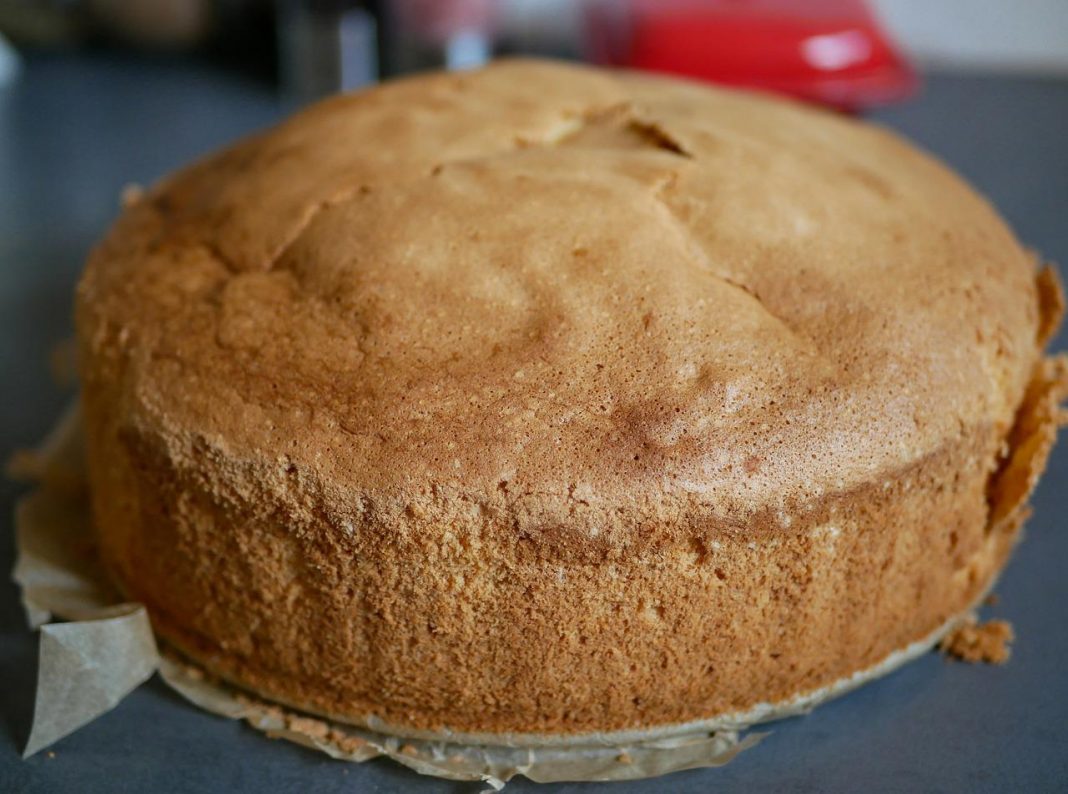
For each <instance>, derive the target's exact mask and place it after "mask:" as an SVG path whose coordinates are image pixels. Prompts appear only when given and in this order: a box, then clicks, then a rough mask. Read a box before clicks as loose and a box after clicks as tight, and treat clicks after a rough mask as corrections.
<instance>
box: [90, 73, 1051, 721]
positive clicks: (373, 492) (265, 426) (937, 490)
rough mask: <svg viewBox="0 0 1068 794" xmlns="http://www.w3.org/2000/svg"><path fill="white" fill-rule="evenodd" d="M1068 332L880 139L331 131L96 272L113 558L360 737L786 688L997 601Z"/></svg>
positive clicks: (807, 118) (313, 126)
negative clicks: (374, 728) (383, 723)
mask: <svg viewBox="0 0 1068 794" xmlns="http://www.w3.org/2000/svg"><path fill="white" fill-rule="evenodd" d="M1059 300H1060V298H1059V292H1058V288H1057V286H1056V283H1055V279H1054V278H1053V276H1052V274H1051V273H1048V272H1046V273H1044V274H1043V275H1041V276H1038V274H1036V272H1035V267H1034V263H1033V259H1032V257H1031V256H1030V255H1029V254H1028V253H1027V252H1025V251H1024V250H1023V249H1022V248H1021V247H1020V245H1019V244H1018V243H1017V242H1016V240H1015V239H1014V237H1013V235H1012V233H1011V232H1010V231H1009V230H1008V229H1007V228H1006V226H1005V224H1004V223H1003V222H1002V221H1001V220H1000V219H999V218H998V216H997V215H996V213H995V212H994V211H993V210H992V209H991V208H990V207H989V206H988V205H987V204H986V203H985V202H984V201H983V200H982V199H980V198H979V197H978V196H976V195H975V194H974V193H973V192H972V191H971V190H970V189H968V187H967V186H966V185H964V184H963V183H962V182H961V181H960V180H959V179H958V178H957V177H955V176H954V175H952V174H951V173H950V172H948V171H947V170H946V169H945V168H943V167H942V166H940V165H939V164H937V163H935V162H934V161H932V160H931V159H930V158H929V157H927V156H925V155H923V154H921V153H919V152H917V151H916V150H915V149H913V148H911V147H910V146H908V145H906V144H905V143H903V142H902V141H901V140H899V139H898V138H896V137H895V136H893V135H892V134H890V133H888V132H886V131H884V130H881V129H879V128H877V127H874V126H871V125H866V124H863V123H859V122H856V121H853V120H849V119H846V118H842V117H839V116H834V115H830V114H827V113H823V112H820V111H816V110H812V109H809V108H805V107H802V106H799V105H796V104H792V103H788V102H784V101H777V100H772V99H767V98H763V97H759V96H754V95H749V94H744V93H738V92H731V91H725V90H715V89H711V88H707V87H703V86H697V85H693V84H687V83H683V82H677V81H669V80H664V79H657V78H652V77H640V76H634V75H619V74H616V75H612V74H609V73H605V72H600V71H597V70H593V69H588V68H582V67H575V66H564V65H558V64H550V63H539V62H525V61H518V62H504V63H501V64H498V65H495V66H493V67H491V68H488V69H486V70H482V71H479V72H474V73H467V74H463V75H455V74H449V75H431V76H425V77H420V78H416V79H411V80H407V81H402V82H397V83H393V84H390V85H388V86H385V87H382V88H378V89H375V90H373V91H369V92H366V93H362V94H357V95H352V96H342V97H338V98H335V99H332V100H329V101H327V102H324V103H321V104H319V105H316V106H315V107H313V108H311V109H310V110H308V111H305V112H303V113H301V114H299V115H297V116H295V117H294V118H292V119H290V120H289V121H287V122H285V123H284V124H282V125H280V126H279V127H277V128H275V129H273V130H270V131H268V132H266V133H262V134H260V135H257V136H254V137H252V138H250V139H248V140H246V141H243V142H241V143H239V144H237V145H236V146H234V147H232V148H231V149H229V150H227V151H225V152H223V153H221V154H219V155H217V156H214V157H212V158H209V159H207V160H205V161H202V162H201V163H198V164H196V165H194V166H192V167H191V168H189V169H186V170H185V171H182V172H180V173H179V174H177V175H175V176H173V177H171V178H170V179H168V180H166V181H165V182H163V183H162V184H161V185H159V186H157V187H156V188H154V189H153V190H151V191H150V192H149V193H148V194H147V195H146V196H144V197H143V198H141V199H140V200H138V201H136V202H134V203H133V205H132V206H131V207H129V208H128V209H127V210H126V212H125V213H124V214H123V216H122V217H121V218H120V219H119V221H118V222H117V223H116V225H115V227H114V228H113V229H112V231H111V233H110V234H109V235H108V237H107V238H106V239H105V240H104V242H103V243H102V244H101V245H100V246H99V247H98V249H97V250H96V252H95V253H94V255H93V257H92V258H91V261H90V263H89V265H88V268H87V270H86V273H85V275H84V277H83V279H82V282H81V284H80V286H79V291H78V300H77V322H78V332H79V338H80V341H81V346H82V368H83V381H84V386H85V390H84V403H85V409H86V418H87V432H88V438H89V454H90V462H91V464H92V465H91V470H92V480H93V488H94V503H95V511H96V518H97V523H98V525H99V532H100V540H101V547H102V552H103V555H104V557H105V560H106V561H107V562H108V564H109V565H110V566H111V568H112V570H113V571H114V572H115V574H116V576H117V577H118V579H119V580H120V581H121V582H122V583H123V585H124V586H125V587H126V588H127V589H128V590H129V591H130V593H131V594H132V595H133V596H135V597H137V598H139V599H141V600H144V601H145V602H146V603H147V604H148V606H149V609H150V612H151V614H152V618H153V622H154V624H155V625H156V627H157V628H158V629H159V630H160V631H161V632H162V633H163V635H164V636H167V637H169V638H171V639H172V640H173V641H175V642H177V643H178V644H179V645H181V646H182V647H184V648H186V649H187V650H188V651H189V652H190V653H192V654H193V655H194V656H197V657H198V658H200V659H201V660H202V661H204V662H205V663H206V664H208V666H209V667H212V668H213V669H215V670H217V671H219V672H221V673H223V674H226V675H229V676H231V677H232V678H234V679H236V680H237V681H239V682H244V683H246V684H247V685H250V686H254V687H255V688H258V689H261V690H264V691H267V692H269V693H270V692H273V693H274V694H276V695H277V696H278V697H280V698H282V699H284V700H287V701H288V702H295V703H298V704H306V705H307V706H309V707H314V708H315V709H317V710H321V711H329V712H331V713H334V714H340V715H348V716H350V717H352V718H354V719H359V718H362V717H363V716H365V715H368V714H374V715H377V716H379V717H382V718H384V719H387V720H388V721H389V722H391V723H392V724H395V725H398V726H401V727H402V728H403V727H405V726H407V727H414V728H428V727H429V728H433V727H441V726H447V727H450V728H454V729H457V730H472V731H474V730H477V731H519V732H524V731H539V732H554V731H560V732H575V731H584V730H610V729H617V728H622V727H630V726H636V725H657V724H665V723H671V722H682V721H686V720H690V719H695V718H699V717H706V716H712V715H715V714H717V713H722V712H724V711H729V710H737V709H738V708H741V707H743V706H746V705H751V704H752V703H756V702H760V701H764V700H769V699H772V698H774V697H777V696H783V697H787V696H789V695H790V694H792V693H796V692H798V691H802V690H805V689H811V688H816V687H818V686H822V685H825V684H827V683H829V682H831V681H833V680H835V678H836V677H841V676H843V675H848V674H849V673H850V672H853V671H855V670H857V669H860V668H861V667H863V666H866V665H867V666H870V664H873V663H875V662H877V661H879V659H881V658H883V657H884V656H886V654H887V653H889V652H891V651H892V650H894V649H896V648H899V647H902V646H903V645H905V644H908V643H909V642H911V641H913V640H915V639H916V638H918V637H920V636H923V635H924V634H926V633H928V632H930V631H931V630H933V629H934V628H935V627H936V626H937V625H939V623H940V622H942V621H944V620H946V619H948V618H949V617H951V616H952V615H954V614H956V613H957V612H959V611H960V610H962V609H964V608H965V607H967V606H968V605H970V603H971V600H973V599H974V598H975V597H976V596H977V595H978V594H979V593H980V592H981V591H982V590H983V588H984V587H985V585H986V584H987V583H988V582H989V580H990V578H991V577H992V576H993V575H994V574H995V573H996V571H997V570H998V569H999V568H1000V566H1001V564H1002V563H1003V562H1004V559H1005V556H1006V555H1007V553H1008V549H1009V547H1010V546H1011V540H1012V538H1013V536H1014V533H1015V529H1016V527H1017V526H1018V524H1019V521H1020V520H1021V515H1020V510H1021V504H1022V502H1023V500H1024V499H1025V498H1026V496H1027V493H1028V492H1029V490H1030V488H1031V487H1032V486H1033V484H1034V481H1035V479H1036V478H1037V476H1038V473H1039V472H1040V471H1041V468H1042V465H1043V463H1044V460H1045V455H1046V453H1047V452H1048V449H1049V445H1050V444H1051V443H1052V432H1053V431H1052V427H1053V424H1054V422H1055V418H1056V417H1055V412H1056V401H1057V399H1059V394H1060V389H1061V385H1060V384H1061V381H1062V380H1063V376H1062V373H1061V372H1060V370H1059V369H1057V368H1056V367H1055V366H1053V365H1050V364H1046V365H1040V356H1041V352H1040V347H1041V344H1042V343H1043V342H1044V341H1045V338H1046V337H1047V336H1048V335H1049V333H1050V331H1051V329H1052V328H1053V327H1054V326H1055V324H1056V319H1057V315H1058V313H1059V310H1060V309H1059V307H1060V303H1059ZM1029 384H1031V389H1030V392H1028V393H1029V395H1030V396H1029V397H1028V401H1027V403H1026V404H1025V402H1024V396H1025V392H1027V390H1028V385H1029ZM1021 406H1023V407H1022V408H1021ZM1034 406H1041V410H1040V409H1039V408H1037V407H1034ZM1028 421H1030V424H1028ZM1021 422H1023V424H1021ZM1014 425H1015V426H1016V428H1017V430H1016V432H1015V434H1014V435H1012V436H1010V431H1011V430H1012V428H1013V427H1014ZM1020 450H1023V451H1022V452H1020ZM1016 453H1019V454H1016ZM1017 458H1018V460H1017ZM991 505H993V508H994V510H993V512H991Z"/></svg>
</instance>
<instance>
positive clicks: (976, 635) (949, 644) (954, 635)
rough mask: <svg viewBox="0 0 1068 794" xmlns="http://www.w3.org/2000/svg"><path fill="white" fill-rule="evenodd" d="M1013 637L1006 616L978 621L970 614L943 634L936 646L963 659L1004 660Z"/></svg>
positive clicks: (992, 661) (1001, 662) (1006, 657)
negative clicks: (982, 621) (970, 616)
mask: <svg viewBox="0 0 1068 794" xmlns="http://www.w3.org/2000/svg"><path fill="white" fill-rule="evenodd" d="M1014 639H1015V634H1014V633H1013V630H1012V624H1011V623H1009V622H1008V621H1007V620H988V621H987V622H986V623H979V622H978V621H977V620H976V619H975V618H974V617H972V618H968V619H967V620H966V621H965V622H964V623H962V624H961V625H960V626H958V627H957V628H956V629H954V630H953V631H951V632H950V633H949V634H947V635H946V636H945V637H944V638H943V639H942V642H941V643H939V648H940V649H941V650H942V651H943V653H946V654H949V655H950V656H953V657H955V658H957V659H960V660H961V661H964V662H969V663H976V662H990V663H992V664H1005V662H1007V661H1008V660H1009V655H1010V653H1011V650H1010V648H1009V645H1010V643H1011V642H1012V641H1013V640H1014Z"/></svg>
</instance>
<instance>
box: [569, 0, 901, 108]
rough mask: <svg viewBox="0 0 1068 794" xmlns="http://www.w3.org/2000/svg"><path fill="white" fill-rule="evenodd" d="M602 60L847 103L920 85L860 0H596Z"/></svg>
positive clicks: (593, 22)
mask: <svg viewBox="0 0 1068 794" xmlns="http://www.w3.org/2000/svg"><path fill="white" fill-rule="evenodd" d="M587 37H588V43H589V48H590V55H591V57H592V59H593V60H594V61H597V62H600V63H605V64H610V65H615V66H625V67H628V68H633V69H647V70H649V71H655V72H668V73H672V74H679V75H685V76H689V77H695V78H699V79H703V80H709V81H712V82H717V83H726V84H729V85H738V86H746V87H750V88H758V89H764V90H768V91H774V92H777V93H781V94H787V95H790V96H795V97H800V98H802V99H806V100H809V101H812V102H818V103H821V104H825V105H830V106H833V107H837V108H840V109H843V110H858V109H862V108H868V107H873V106H878V105H883V104H887V103H889V102H894V101H897V100H900V99H903V98H905V97H907V96H909V95H910V94H911V93H913V91H914V90H915V89H916V86H917V78H916V75H915V73H914V71H913V70H912V68H911V67H910V66H909V65H908V64H907V63H906V62H905V60H904V58H902V56H901V55H900V54H899V53H898V51H897V50H896V48H895V47H894V45H893V44H892V42H891V41H890V40H889V39H888V38H887V36H886V34H885V33H884V32H883V31H882V29H881V28H880V26H879V25H878V23H877V21H876V20H875V18H874V16H873V15H872V13H871V12H870V11H869V9H868V7H867V6H866V5H865V3H863V2H861V0H810V1H809V2H805V3H800V2H795V1H794V0H595V1H593V2H589V3H588V5H587Z"/></svg>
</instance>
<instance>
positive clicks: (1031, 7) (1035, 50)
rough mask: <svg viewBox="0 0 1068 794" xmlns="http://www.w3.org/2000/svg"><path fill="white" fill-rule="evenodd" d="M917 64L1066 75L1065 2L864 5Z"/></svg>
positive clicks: (888, 1)
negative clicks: (874, 14) (873, 12)
mask: <svg viewBox="0 0 1068 794" xmlns="http://www.w3.org/2000/svg"><path fill="white" fill-rule="evenodd" d="M869 2H870V3H871V5H872V7H873V8H874V10H875V11H876V13H877V14H878V16H879V18H880V19H881V20H882V22H883V24H884V25H885V27H886V28H887V29H888V30H889V31H890V32H891V33H892V34H893V35H894V37H895V39H896V40H897V41H898V43H899V44H901V46H902V47H904V48H905V49H906V50H907V51H908V52H909V53H910V54H911V55H912V56H913V57H914V58H915V59H916V60H917V61H918V62H919V63H920V64H921V65H925V66H934V67H942V68H951V69H985V70H999V71H1009V70H1011V71H1028V72H1048V73H1056V74H1068V0H869Z"/></svg>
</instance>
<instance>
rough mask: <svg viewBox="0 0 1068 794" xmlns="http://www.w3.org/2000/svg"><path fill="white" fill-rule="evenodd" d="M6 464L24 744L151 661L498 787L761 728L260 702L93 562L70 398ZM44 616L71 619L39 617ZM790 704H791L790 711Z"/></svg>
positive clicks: (703, 750)
mask: <svg viewBox="0 0 1068 794" xmlns="http://www.w3.org/2000/svg"><path fill="white" fill-rule="evenodd" d="M8 470H9V474H10V475H11V476H13V477H17V478H20V479H26V480H30V481H32V482H34V483H35V484H36V489H35V490H34V491H33V492H32V493H30V494H29V495H28V496H26V497H24V498H23V499H22V500H21V501H20V502H19V503H18V505H17V507H16V544H17V551H18V560H17V563H16V566H15V571H14V578H15V580H16V582H17V583H18V584H19V585H20V586H21V588H22V600H23V605H24V606H25V609H26V616H27V620H28V621H29V623H30V625H31V626H33V627H35V628H36V627H41V645H40V648H41V654H40V669H39V671H38V680H37V699H36V704H35V709H34V721H33V727H32V730H31V733H30V739H29V741H28V742H27V745H26V749H25V752H24V755H25V756H29V755H31V754H33V753H35V752H37V751H38V750H41V749H43V748H44V747H47V746H48V745H49V744H51V743H53V742H55V741H57V740H58V739H60V738H62V737H63V736H66V735H67V734H69V733H71V732H72V731H74V730H76V729H77V728H79V727H81V726H82V725H85V724H86V723H87V722H90V721H91V720H93V719H95V718H96V717H98V716H100V715H101V714H103V713H105V712H107V711H109V710H110V709H112V708H114V707H115V705H117V704H118V703H119V701H121V700H122V698H123V697H125V696H126V695H127V694H128V693H129V692H130V691H132V690H133V689H134V688H136V687H137V686H139V685H140V684H141V683H143V682H144V681H146V680H147V679H148V678H149V677H151V675H152V673H153V672H155V671H157V670H158V671H159V673H160V676H161V678H162V679H163V680H164V681H165V682H166V683H167V684H168V685H169V686H170V687H172V688H173V689H174V690H176V691H177V692H179V693H180V694H181V695H183V696H184V697H185V698H186V699H188V700H189V701H190V702H192V703H194V704H196V705H197V706H199V707H201V708H203V709H205V710H207V711H210V712H212V713H214V714H218V715H220V716H223V717H229V718H231V719H242V720H245V721H246V722H248V723H249V724H250V725H252V726H253V727H254V728H256V729H258V730H261V731H263V732H264V733H266V734H268V735H269V736H272V737H278V738H283V739H287V740H289V741H292V742H296V743H298V744H301V745H304V746H305V747H310V748H312V749H315V750H319V751H321V752H324V753H326V754H327V755H329V756H331V757H333V758H337V759H340V760H345V761H354V762H360V761H366V760H368V759H371V758H376V757H378V756H383V755H384V756H388V757H390V758H392V759H394V760H395V761H397V762H398V763H401V764H404V765H405V766H407V767H409V768H411V769H414V770H415V771H416V772H419V773H421V774H425V775H433V776H435V777H441V778H448V779H452V780H483V781H485V782H487V783H488V784H490V785H491V786H492V787H493V788H495V789H498V790H499V789H500V788H502V787H503V786H504V783H505V782H506V781H507V780H509V779H510V778H511V777H513V776H514V775H517V774H522V775H525V776H526V777H528V778H530V779H531V780H535V781H539V782H555V781H583V780H585V781H593V780H633V779H637V778H644V777H652V776H656V775H662V774H666V773H668V772H674V771H678V770H682V769H692V768H696V767H708V766H720V765H722V764H726V763H727V762H729V761H730V760H731V759H732V758H734V756H735V755H737V754H738V753H739V752H741V751H742V750H745V749H747V748H749V747H752V746H753V745H755V744H757V743H758V742H759V741H760V740H761V739H762V738H763V736H764V734H750V735H748V736H746V737H745V738H741V737H740V730H741V729H744V726H741V727H739V728H738V729H735V726H732V729H729V730H710V729H708V728H707V727H690V728H686V729H681V730H680V731H679V733H678V734H677V735H672V736H662V737H659V738H656V739H654V740H648V741H634V742H627V743H620V744H615V745H606V744H603V743H602V744H582V743H581V742H576V743H575V744H573V745H569V746H560V747H537V748H517V747H502V746H495V745H484V744H463V743H459V742H455V741H444V740H443V741H434V740H427V739H420V740H416V739H404V738H400V737H397V736H391V735H388V734H385V733H380V732H376V731H370V730H366V729H363V728H358V727H354V726H351V725H346V724H343V723H341V722H337V721H333V720H329V719H325V718H321V717H317V716H311V715H306V714H301V713H299V712H297V711H295V710H293V709H289V708H284V707H282V706H279V705H276V704H272V703H269V702H267V701H265V700H263V699H260V698H258V697H255V696H253V695H250V694H248V693H245V692H242V691H239V690H238V689H236V688H234V687H232V686H230V685H228V684H225V683H224V682H221V681H218V680H216V679H213V678H212V677H210V676H208V675H207V674H206V673H205V672H204V671H203V670H201V669H200V668H199V667H197V666H196V665H195V664H192V663H191V662H189V661H188V660H185V659H183V658H181V657H180V656H179V655H178V654H177V653H176V652H174V651H172V650H169V649H166V648H163V649H161V650H157V647H156V641H155V639H154V637H153V634H152V628H151V624H150V622H149V619H148V615H147V613H146V612H145V609H144V607H143V606H141V605H140V604H131V603H120V602H121V599H120V598H119V596H118V595H117V594H116V592H115V590H114V589H113V588H112V587H111V586H110V584H109V583H108V582H107V579H106V576H104V574H103V572H102V571H101V570H100V568H99V566H98V565H97V564H96V562H95V557H94V553H93V546H92V534H91V532H90V525H89V504H88V491H87V486H86V479H85V471H84V462H83V444H82V437H81V423H80V416H79V411H78V408H77V406H76V405H75V406H72V407H71V408H70V409H69V410H68V411H67V412H66V413H65V414H64V416H63V417H62V418H61V419H60V421H59V423H58V424H57V426H56V427H55V429H54V430H53V431H52V433H50V434H49V436H48V438H46V439H45V441H44V442H43V443H42V444H41V445H40V447H39V448H38V449H37V450H35V451H33V452H23V453H20V454H18V455H16V456H15V457H14V458H13V459H12V461H11V463H10V464H9V467H8ZM53 617H57V618H60V619H63V620H66V621H69V622H66V623H48V622H47V621H49V620H50V619H52V618H53ZM808 707H809V706H802V709H804V708H808ZM798 710H800V709H799V708H798V707H797V706H796V705H794V706H793V707H792V708H791V713H796V711H798Z"/></svg>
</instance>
